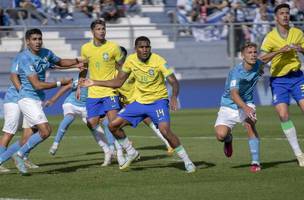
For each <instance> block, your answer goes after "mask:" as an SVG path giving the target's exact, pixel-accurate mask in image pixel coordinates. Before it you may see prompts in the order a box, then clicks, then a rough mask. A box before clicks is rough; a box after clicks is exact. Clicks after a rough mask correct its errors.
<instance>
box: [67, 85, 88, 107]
mask: <svg viewBox="0 0 304 200" xmlns="http://www.w3.org/2000/svg"><path fill="white" fill-rule="evenodd" d="M77 85H78V80H74V81H73V85H72V91H71V93H70V94H69V96H67V98H66V99H65V100H64V103H71V104H73V105H75V106H79V107H85V106H86V100H87V96H88V88H84V87H81V89H80V99H79V100H78V99H76V90H77Z"/></svg>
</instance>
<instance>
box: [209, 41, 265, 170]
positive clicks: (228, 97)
mask: <svg viewBox="0 0 304 200" xmlns="http://www.w3.org/2000/svg"><path fill="white" fill-rule="evenodd" d="M241 53H242V57H243V62H241V63H240V64H238V65H236V66H235V67H234V68H233V69H232V70H231V71H230V72H229V75H228V77H227V80H226V83H225V91H224V94H223V96H222V98H221V107H220V110H219V112H218V116H217V119H216V122H215V126H214V127H215V133H216V137H217V139H218V140H219V141H221V142H224V153H225V155H226V156H227V157H231V156H232V151H233V149H232V134H231V131H232V129H233V127H234V126H235V125H236V124H237V123H242V124H243V125H244V127H245V128H246V130H247V134H248V143H249V149H250V153H251V166H250V171H251V172H258V171H260V170H261V166H260V158H259V153H260V150H259V149H260V148H259V146H260V140H259V136H258V132H257V130H256V128H255V123H256V121H257V120H256V114H255V105H254V102H253V90H254V87H255V85H256V84H257V82H258V79H259V77H260V76H261V75H262V73H263V65H264V64H263V63H262V62H261V61H260V60H258V59H257V45H256V44H255V43H246V44H245V45H244V46H243V47H242V49H241Z"/></svg>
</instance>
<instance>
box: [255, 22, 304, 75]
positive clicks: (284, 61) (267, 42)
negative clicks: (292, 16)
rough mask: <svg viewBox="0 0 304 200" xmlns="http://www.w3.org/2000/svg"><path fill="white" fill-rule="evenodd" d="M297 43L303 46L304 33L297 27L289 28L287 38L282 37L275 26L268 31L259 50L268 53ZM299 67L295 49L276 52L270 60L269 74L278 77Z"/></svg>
mask: <svg viewBox="0 0 304 200" xmlns="http://www.w3.org/2000/svg"><path fill="white" fill-rule="evenodd" d="M291 44H298V45H301V46H302V47H303V48H304V35H303V32H302V31H301V30H300V29H298V28H294V27H292V28H290V29H289V32H288V36H287V38H282V37H281V36H280V33H279V32H278V30H277V28H274V29H273V30H272V31H271V32H269V33H268V34H267V35H266V36H265V38H264V41H263V43H262V46H261V50H262V51H264V52H266V53H270V52H273V51H278V50H280V49H281V48H283V47H284V46H286V45H291ZM300 68H301V61H300V59H299V56H298V54H297V52H296V51H295V50H292V51H289V52H287V53H283V54H278V55H276V56H275V57H273V59H272V60H271V68H270V74H271V76H272V77H280V76H284V75H286V74H288V73H289V72H290V71H298V70H299V69H300Z"/></svg>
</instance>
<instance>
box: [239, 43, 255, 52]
mask: <svg viewBox="0 0 304 200" xmlns="http://www.w3.org/2000/svg"><path fill="white" fill-rule="evenodd" d="M249 47H255V48H258V45H257V44H256V43H253V42H246V43H245V44H244V45H243V46H242V47H241V52H244V50H245V49H247V48H249Z"/></svg>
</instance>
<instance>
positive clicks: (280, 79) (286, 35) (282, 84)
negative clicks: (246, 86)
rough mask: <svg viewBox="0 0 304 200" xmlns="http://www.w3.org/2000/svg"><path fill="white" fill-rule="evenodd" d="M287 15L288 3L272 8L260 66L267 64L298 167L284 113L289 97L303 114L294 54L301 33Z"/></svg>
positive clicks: (303, 81)
mask: <svg viewBox="0 0 304 200" xmlns="http://www.w3.org/2000/svg"><path fill="white" fill-rule="evenodd" d="M289 12H290V7H289V5H288V4H280V5H278V6H277V7H276V8H275V20H276V27H275V28H274V29H273V30H272V31H271V32H269V33H268V34H267V35H266V37H265V39H264V41H263V43H262V46H261V50H262V53H261V56H260V59H261V60H262V61H263V62H264V63H267V62H269V61H271V68H270V74H271V77H270V87H271V91H272V96H273V100H272V102H273V105H274V106H275V109H276V112H277V113H278V115H279V118H280V121H281V127H282V129H283V132H284V133H285V135H286V137H287V139H288V142H289V144H290V145H291V147H292V149H293V151H294V154H295V156H296V158H297V160H298V163H299V166H301V167H304V154H303V152H302V150H301V148H300V146H299V143H298V139H297V133H296V129H295V127H294V125H293V123H292V121H291V120H290V118H289V112H288V106H289V103H290V96H292V97H293V98H294V99H295V100H296V102H297V103H298V105H299V107H300V109H301V110H302V112H304V76H303V72H302V71H301V70H300V68H301V61H300V59H299V56H298V53H302V54H303V53H304V34H303V32H302V31H301V30H300V29H298V28H295V27H290V25H289V17H290V14H289Z"/></svg>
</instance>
